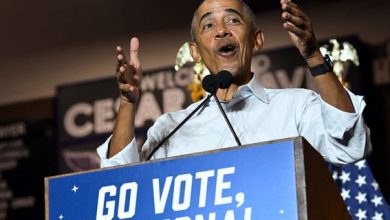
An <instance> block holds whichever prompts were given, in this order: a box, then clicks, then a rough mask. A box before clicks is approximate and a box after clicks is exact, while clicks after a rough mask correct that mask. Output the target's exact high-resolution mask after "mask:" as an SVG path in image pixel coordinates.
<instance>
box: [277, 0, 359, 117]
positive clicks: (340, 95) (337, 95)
mask: <svg viewBox="0 0 390 220" xmlns="http://www.w3.org/2000/svg"><path fill="white" fill-rule="evenodd" d="M281 7H282V10H283V13H282V18H283V19H284V21H285V22H284V24H283V27H284V28H285V29H286V30H287V31H288V34H289V35H290V38H291V40H292V41H293V43H294V45H295V46H296V47H297V48H298V50H299V52H300V53H301V55H302V56H303V58H304V59H305V60H306V62H307V65H308V66H309V67H314V66H317V65H320V64H323V63H325V61H324V58H323V57H322V55H321V52H320V50H319V48H318V45H317V41H316V38H315V35H314V31H313V27H312V24H311V21H310V19H309V18H308V17H307V15H306V14H305V13H304V12H303V11H302V10H301V9H300V8H299V7H298V5H296V4H295V3H293V2H291V1H289V0H282V1H281ZM314 83H315V85H316V87H317V88H318V89H319V93H320V95H321V98H322V99H323V100H324V101H325V102H327V103H328V104H330V105H332V106H334V107H336V108H338V109H340V110H342V111H345V112H355V110H354V108H353V105H352V102H351V100H350V98H349V95H348V93H347V91H346V90H345V89H344V87H343V86H342V84H341V83H340V82H339V80H338V79H337V77H336V75H335V74H334V73H333V72H328V73H326V74H323V75H320V76H316V77H314Z"/></svg>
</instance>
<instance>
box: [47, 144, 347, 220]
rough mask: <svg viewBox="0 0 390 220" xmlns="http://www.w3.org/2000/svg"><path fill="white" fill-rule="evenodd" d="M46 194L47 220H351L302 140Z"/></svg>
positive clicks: (89, 176)
mask: <svg viewBox="0 0 390 220" xmlns="http://www.w3.org/2000/svg"><path fill="white" fill-rule="evenodd" d="M183 147H185V146H183ZM45 190H46V193H45V198H46V219H65V220H66V219H73V220H74V219H83V220H85V219H141V220H155V219H161V220H167V219H169V220H219V219H222V220H238V219H240V220H261V219H265V220H277V219H288V220H294V219H300V220H301V219H302V220H305V219H310V220H322V219H324V220H332V219H334V220H343V219H351V217H350V215H349V213H348V211H347V209H346V207H345V205H344V202H343V200H342V198H341V196H340V193H339V191H338V188H337V186H336V185H335V183H334V182H333V179H332V177H331V175H330V173H329V171H328V169H327V165H326V163H325V162H324V161H323V158H322V157H321V156H320V155H319V154H318V153H317V151H315V150H314V149H313V148H312V147H311V146H310V145H309V144H308V143H307V142H306V141H305V140H304V139H302V138H301V137H297V138H291V139H283V140H277V141H272V142H266V143H257V144H252V145H247V146H242V147H232V148H225V149H221V150H218V151H209V152H204V153H199V154H195V155H186V156H180V157H174V158H167V159H163V160H155V161H150V162H141V163H138V164H131V165H125V166H118V167H114V168H107V169H99V170H93V171H88V172H80V173H75V174H69V175H61V176H54V177H48V178H46V179H45Z"/></svg>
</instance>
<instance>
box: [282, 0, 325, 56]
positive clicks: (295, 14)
mask: <svg viewBox="0 0 390 220" xmlns="http://www.w3.org/2000/svg"><path fill="white" fill-rule="evenodd" d="M280 3H281V8H282V10H283V12H282V19H283V20H284V23H283V27H284V29H286V30H287V31H288V34H289V35H290V38H291V40H292V42H293V43H294V45H295V46H296V47H297V48H298V50H299V52H300V53H301V55H302V56H303V58H305V59H306V60H308V59H311V58H312V57H314V56H315V55H321V54H320V53H319V49H318V46H317V41H316V38H315V36H314V32H313V27H312V24H311V21H310V19H309V17H308V16H307V15H306V14H305V13H304V12H303V11H302V10H301V9H300V8H299V6H298V5H297V4H295V3H293V2H291V1H290V0H281V2H280Z"/></svg>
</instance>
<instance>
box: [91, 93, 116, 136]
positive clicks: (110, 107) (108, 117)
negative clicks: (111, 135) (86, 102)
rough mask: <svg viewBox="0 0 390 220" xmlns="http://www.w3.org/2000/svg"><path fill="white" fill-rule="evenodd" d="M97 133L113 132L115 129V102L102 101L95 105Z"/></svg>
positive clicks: (110, 100)
mask: <svg viewBox="0 0 390 220" xmlns="http://www.w3.org/2000/svg"><path fill="white" fill-rule="evenodd" d="M94 110H95V114H94V121H95V132H96V133H97V134H101V133H106V132H111V131H112V130H113V128H114V121H113V120H114V117H115V114H114V100H112V99H101V100H98V101H96V102H95V103H94Z"/></svg>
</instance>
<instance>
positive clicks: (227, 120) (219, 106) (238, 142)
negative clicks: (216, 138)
mask: <svg viewBox="0 0 390 220" xmlns="http://www.w3.org/2000/svg"><path fill="white" fill-rule="evenodd" d="M213 96H214V99H215V101H216V103H217V105H218V108H219V110H220V111H221V113H222V115H223V118H224V119H225V121H226V123H227V125H228V126H229V129H230V132H231V133H232V134H233V136H234V139H235V140H236V143H237V145H238V146H241V145H242V144H241V142H240V140H239V139H238V137H237V134H236V132H235V131H234V129H233V126H232V124H231V123H230V121H229V119H228V118H227V116H226V113H225V111H224V110H223V108H222V105H221V103H220V102H219V99H218V97H217V96H216V95H215V93H213Z"/></svg>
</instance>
